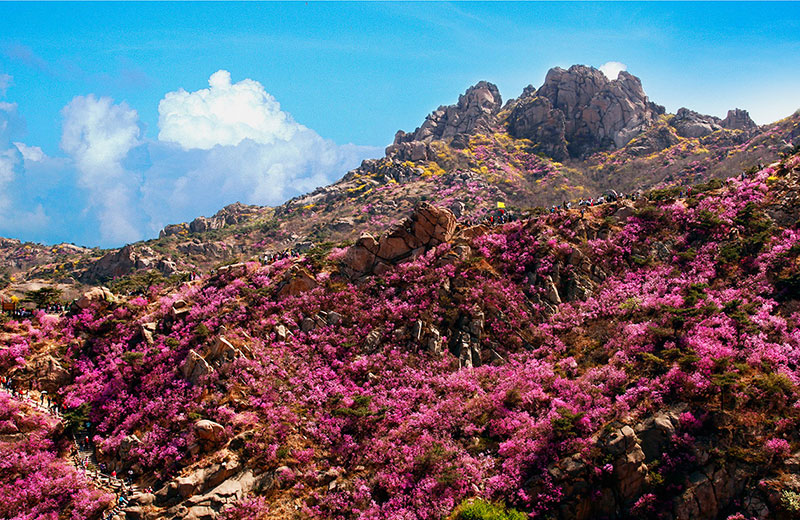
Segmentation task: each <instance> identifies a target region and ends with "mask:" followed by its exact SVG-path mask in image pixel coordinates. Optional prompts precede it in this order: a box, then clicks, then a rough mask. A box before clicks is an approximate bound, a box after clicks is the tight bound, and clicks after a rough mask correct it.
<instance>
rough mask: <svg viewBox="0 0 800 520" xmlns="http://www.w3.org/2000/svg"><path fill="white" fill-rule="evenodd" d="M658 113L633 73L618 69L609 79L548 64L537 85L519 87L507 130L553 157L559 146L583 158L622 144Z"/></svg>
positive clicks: (559, 153) (584, 69) (591, 70)
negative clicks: (616, 74)
mask: <svg viewBox="0 0 800 520" xmlns="http://www.w3.org/2000/svg"><path fill="white" fill-rule="evenodd" d="M663 113H664V107H662V106H660V105H656V104H655V103H652V102H650V101H649V100H648V98H647V96H646V95H645V93H644V90H643V89H642V83H641V81H640V80H639V78H637V77H636V76H633V75H631V74H629V73H628V72H625V71H622V72H620V73H619V76H618V77H617V79H615V80H609V79H608V78H607V77H606V76H605V75H604V74H603V73H602V72H600V71H599V70H597V69H595V68H593V67H586V66H584V65H573V66H572V67H570V68H569V70H564V69H562V68H560V67H556V68H553V69H550V71H549V72H548V73H547V77H546V78H545V81H544V85H542V87H541V88H539V89H538V90H536V89H534V88H532V87H528V88H527V89H526V90H525V92H523V95H522V96H521V97H520V99H519V100H518V101H517V103H516V104H514V107H513V108H512V111H511V114H510V116H509V131H510V133H511V134H512V135H513V136H514V137H517V138H526V139H531V140H533V141H534V143H536V144H538V145H539V146H541V148H542V151H543V152H545V153H548V154H549V155H551V156H552V157H554V158H558V159H563V158H565V151H566V153H567V154H568V155H569V156H570V157H584V156H587V155H590V154H592V153H594V152H597V151H604V150H614V149H617V148H620V147H622V146H624V145H625V144H627V143H628V142H629V141H630V140H631V139H632V138H633V137H635V136H637V135H638V134H640V133H642V132H643V131H644V130H645V129H647V128H648V127H649V126H651V125H652V124H653V122H654V121H655V120H656V119H657V118H658V116H659V115H661V114H663ZM562 127H563V130H562Z"/></svg>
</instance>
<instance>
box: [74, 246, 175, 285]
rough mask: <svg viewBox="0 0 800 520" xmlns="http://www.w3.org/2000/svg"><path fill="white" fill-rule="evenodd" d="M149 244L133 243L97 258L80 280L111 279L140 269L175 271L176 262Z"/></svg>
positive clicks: (169, 272) (168, 272)
mask: <svg viewBox="0 0 800 520" xmlns="http://www.w3.org/2000/svg"><path fill="white" fill-rule="evenodd" d="M164 260H165V259H164V258H163V257H162V256H161V255H160V254H159V253H156V252H155V251H153V250H152V249H150V248H149V247H147V246H142V245H139V246H136V247H134V246H133V245H131V244H128V245H127V246H125V247H123V248H122V249H119V250H118V251H114V252H110V253H108V254H106V255H104V256H102V257H100V258H99V259H97V260H95V261H94V263H92V264H91V265H90V266H89V268H88V269H87V270H86V272H85V273H83V275H81V278H80V280H81V281H82V282H84V283H91V282H94V281H102V280H109V279H112V278H117V277H120V276H125V275H127V274H130V273H132V272H133V271H136V270H139V269H159V270H161V271H162V272H163V273H164V274H172V273H173V272H175V270H176V268H175V264H174V263H173V262H171V261H164Z"/></svg>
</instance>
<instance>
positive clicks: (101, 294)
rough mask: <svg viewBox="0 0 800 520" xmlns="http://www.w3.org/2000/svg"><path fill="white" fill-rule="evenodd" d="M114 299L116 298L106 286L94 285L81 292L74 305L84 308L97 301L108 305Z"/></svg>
mask: <svg viewBox="0 0 800 520" xmlns="http://www.w3.org/2000/svg"><path fill="white" fill-rule="evenodd" d="M115 301H116V299H115V298H114V294H113V293H112V292H111V291H110V290H108V288H106V287H94V288H92V289H89V290H88V291H86V292H85V293H83V295H82V296H81V297H80V298H78V299H77V300H75V305H76V306H77V307H78V308H79V309H85V308H87V307H89V306H90V305H92V304H93V303H97V304H99V305H110V304H112V303H114V302H115Z"/></svg>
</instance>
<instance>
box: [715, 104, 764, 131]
mask: <svg viewBox="0 0 800 520" xmlns="http://www.w3.org/2000/svg"><path fill="white" fill-rule="evenodd" d="M721 124H722V128H728V129H730V130H745V131H750V130H758V125H757V124H756V123H755V121H753V120H752V119H750V114H749V113H747V110H742V109H741V108H734V109H733V110H728V115H727V116H726V117H725V119H723V120H722V123H721Z"/></svg>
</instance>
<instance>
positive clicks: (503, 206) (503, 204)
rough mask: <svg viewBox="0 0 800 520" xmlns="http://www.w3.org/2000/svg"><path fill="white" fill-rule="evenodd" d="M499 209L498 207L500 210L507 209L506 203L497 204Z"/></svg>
mask: <svg viewBox="0 0 800 520" xmlns="http://www.w3.org/2000/svg"><path fill="white" fill-rule="evenodd" d="M497 207H498V208H503V209H505V207H506V203H505V202H498V203H497Z"/></svg>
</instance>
